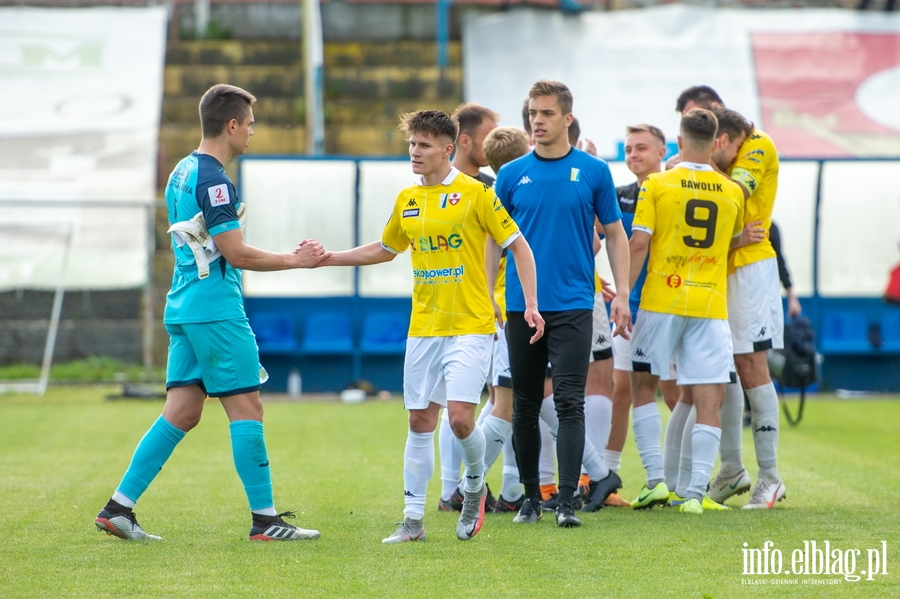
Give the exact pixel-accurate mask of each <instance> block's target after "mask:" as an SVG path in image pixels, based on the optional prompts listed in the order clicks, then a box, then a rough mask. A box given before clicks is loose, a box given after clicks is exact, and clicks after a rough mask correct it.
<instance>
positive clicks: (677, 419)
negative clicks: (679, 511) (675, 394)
mask: <svg viewBox="0 0 900 599" xmlns="http://www.w3.org/2000/svg"><path fill="white" fill-rule="evenodd" d="M690 413H691V406H689V405H687V404H686V403H682V402H680V401H679V402H678V403H677V404H675V409H674V410H672V415H671V416H670V417H669V423H668V424H667V425H666V446H665V451H664V452H663V472H665V475H666V486H667V487H669V489H671V490H673V491H674V490H675V489H676V488H677V487H678V467H679V466H680V465H681V437H682V435H683V434H684V423H685V421H686V420H687V417H688V414H690Z"/></svg>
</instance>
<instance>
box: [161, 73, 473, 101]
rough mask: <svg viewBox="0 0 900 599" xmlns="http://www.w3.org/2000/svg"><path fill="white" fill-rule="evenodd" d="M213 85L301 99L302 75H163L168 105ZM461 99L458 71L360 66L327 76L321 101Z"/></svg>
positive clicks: (460, 74) (460, 75)
mask: <svg viewBox="0 0 900 599" xmlns="http://www.w3.org/2000/svg"><path fill="white" fill-rule="evenodd" d="M217 83H230V84H231V85H237V86H238V87H243V88H244V89H246V90H247V91H249V92H250V93H252V94H253V95H254V96H256V97H258V98H263V97H268V98H294V97H298V96H302V95H303V73H302V72H301V71H300V70H299V69H291V68H286V67H278V66H224V65H212V66H206V65H176V66H168V67H166V69H165V88H164V89H165V96H166V101H168V100H169V99H170V98H172V97H177V96H184V97H187V98H196V99H197V100H198V101H199V98H200V96H202V95H203V93H204V92H205V91H206V90H208V89H209V88H210V87H212V86H213V85H215V84H217ZM461 96H462V67H460V66H451V67H448V68H446V69H440V68H438V67H436V66H430V67H416V66H362V67H354V66H351V67H331V68H328V69H326V70H325V98H326V99H327V100H330V99H335V98H377V99H385V98H397V99H422V100H437V99H440V98H446V97H461Z"/></svg>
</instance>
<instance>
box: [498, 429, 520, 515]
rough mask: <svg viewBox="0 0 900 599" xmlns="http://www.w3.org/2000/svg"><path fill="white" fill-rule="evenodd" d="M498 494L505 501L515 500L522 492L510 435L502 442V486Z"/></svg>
mask: <svg viewBox="0 0 900 599" xmlns="http://www.w3.org/2000/svg"><path fill="white" fill-rule="evenodd" d="M500 494H501V495H503V499H506V500H507V501H516V500H517V499H519V497H521V496H522V494H523V491H522V483H521V482H520V481H519V465H518V464H516V450H515V449H514V448H513V438H512V435H509V436H508V437H506V443H504V444H503V486H502V487H501V488H500Z"/></svg>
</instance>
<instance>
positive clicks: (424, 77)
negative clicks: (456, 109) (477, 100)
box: [325, 66, 462, 101]
mask: <svg viewBox="0 0 900 599" xmlns="http://www.w3.org/2000/svg"><path fill="white" fill-rule="evenodd" d="M448 97H451V98H458V97H462V67H460V66H452V67H448V68H446V69H439V68H438V67H436V66H430V67H414V66H377V67H332V68H329V69H326V71H325V99H326V101H330V100H334V99H349V98H369V99H398V100H400V99H403V100H409V99H418V100H438V99H441V98H448Z"/></svg>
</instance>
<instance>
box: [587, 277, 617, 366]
mask: <svg viewBox="0 0 900 599" xmlns="http://www.w3.org/2000/svg"><path fill="white" fill-rule="evenodd" d="M591 329H592V333H591V334H592V335H593V336H592V337H591V339H592V341H591V359H590V361H591V362H599V361H601V360H608V359H610V358H612V357H613V348H612V333H610V330H611V328H610V325H609V314H608V313H607V311H606V302H605V301H603V294H602V293H601V292H599V291H598V292H597V293H595V294H594V322H593V326H592V327H591Z"/></svg>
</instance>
